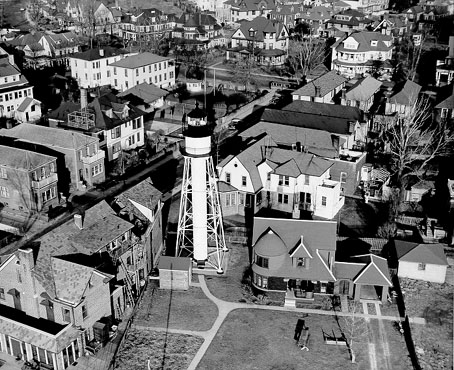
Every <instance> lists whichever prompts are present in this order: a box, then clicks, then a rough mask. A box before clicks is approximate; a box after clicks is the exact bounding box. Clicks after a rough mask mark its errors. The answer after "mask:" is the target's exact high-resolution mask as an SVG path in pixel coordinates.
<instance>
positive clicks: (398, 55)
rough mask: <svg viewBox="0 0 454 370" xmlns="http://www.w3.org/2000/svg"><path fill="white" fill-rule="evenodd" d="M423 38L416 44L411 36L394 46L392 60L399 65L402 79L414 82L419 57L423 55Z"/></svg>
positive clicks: (422, 36)
mask: <svg viewBox="0 0 454 370" xmlns="http://www.w3.org/2000/svg"><path fill="white" fill-rule="evenodd" d="M424 41H425V36H424V35H421V40H420V42H418V43H416V42H415V40H414V39H413V38H412V36H408V37H405V38H403V39H402V40H401V41H399V42H398V43H396V44H395V47H396V51H395V53H394V60H395V61H396V62H397V63H398V64H400V67H401V68H402V71H403V74H404V77H405V78H407V79H408V80H411V81H414V80H415V78H416V71H417V69H418V65H419V61H420V59H421V55H422V54H423V53H424Z"/></svg>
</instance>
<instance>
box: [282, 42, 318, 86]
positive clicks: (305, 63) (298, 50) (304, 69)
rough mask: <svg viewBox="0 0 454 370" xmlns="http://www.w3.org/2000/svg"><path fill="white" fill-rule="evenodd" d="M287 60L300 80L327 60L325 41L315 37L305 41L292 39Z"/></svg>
mask: <svg viewBox="0 0 454 370" xmlns="http://www.w3.org/2000/svg"><path fill="white" fill-rule="evenodd" d="M287 60H288V63H289V64H290V67H291V68H292V70H293V73H294V76H295V79H296V80H297V81H298V82H299V81H300V79H301V78H302V79H304V78H305V77H306V76H307V74H308V73H309V71H310V70H311V69H313V68H314V67H316V66H317V65H319V64H321V63H323V62H324V61H325V43H324V42H323V41H321V40H319V39H318V38H315V37H309V38H308V39H306V40H303V41H294V40H291V41H290V44H289V56H288V59H287Z"/></svg>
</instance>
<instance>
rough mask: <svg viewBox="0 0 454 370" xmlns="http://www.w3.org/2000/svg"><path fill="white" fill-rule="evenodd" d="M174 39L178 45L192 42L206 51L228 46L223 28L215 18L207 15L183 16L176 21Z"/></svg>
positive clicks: (173, 32)
mask: <svg viewBox="0 0 454 370" xmlns="http://www.w3.org/2000/svg"><path fill="white" fill-rule="evenodd" d="M172 38H173V39H174V41H175V42H176V43H177V44H180V45H185V44H186V43H189V42H190V43H191V44H192V45H194V46H197V47H203V48H204V49H205V48H207V47H208V48H212V47H214V46H221V45H225V44H226V38H225V37H224V34H223V31H222V27H221V26H220V25H219V24H218V22H217V20H216V18H215V17H213V16H212V15H211V14H207V13H195V14H192V15H191V14H187V13H186V14H183V15H182V16H181V17H180V18H179V19H177V20H176V24H175V28H174V29H173V31H172Z"/></svg>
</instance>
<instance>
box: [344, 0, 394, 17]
mask: <svg viewBox="0 0 454 370" xmlns="http://www.w3.org/2000/svg"><path fill="white" fill-rule="evenodd" d="M342 2H343V3H345V4H346V5H347V6H348V7H349V8H351V9H354V10H358V11H360V12H362V13H364V14H368V15H369V14H373V13H382V12H383V11H384V10H386V9H388V6H389V0H375V1H369V0H342Z"/></svg>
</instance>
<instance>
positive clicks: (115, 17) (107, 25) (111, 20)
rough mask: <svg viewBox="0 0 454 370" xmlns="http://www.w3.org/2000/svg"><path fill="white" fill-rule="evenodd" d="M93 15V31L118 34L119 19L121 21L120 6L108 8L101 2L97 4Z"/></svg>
mask: <svg viewBox="0 0 454 370" xmlns="http://www.w3.org/2000/svg"><path fill="white" fill-rule="evenodd" d="M95 5H97V7H96V9H95V11H94V12H93V17H94V19H95V25H96V27H95V33H96V34H102V33H109V34H111V35H119V33H120V32H119V30H120V21H121V15H122V13H121V8H115V7H113V8H110V7H108V6H107V5H106V4H104V3H103V2H101V1H100V2H99V3H97V4H95Z"/></svg>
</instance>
